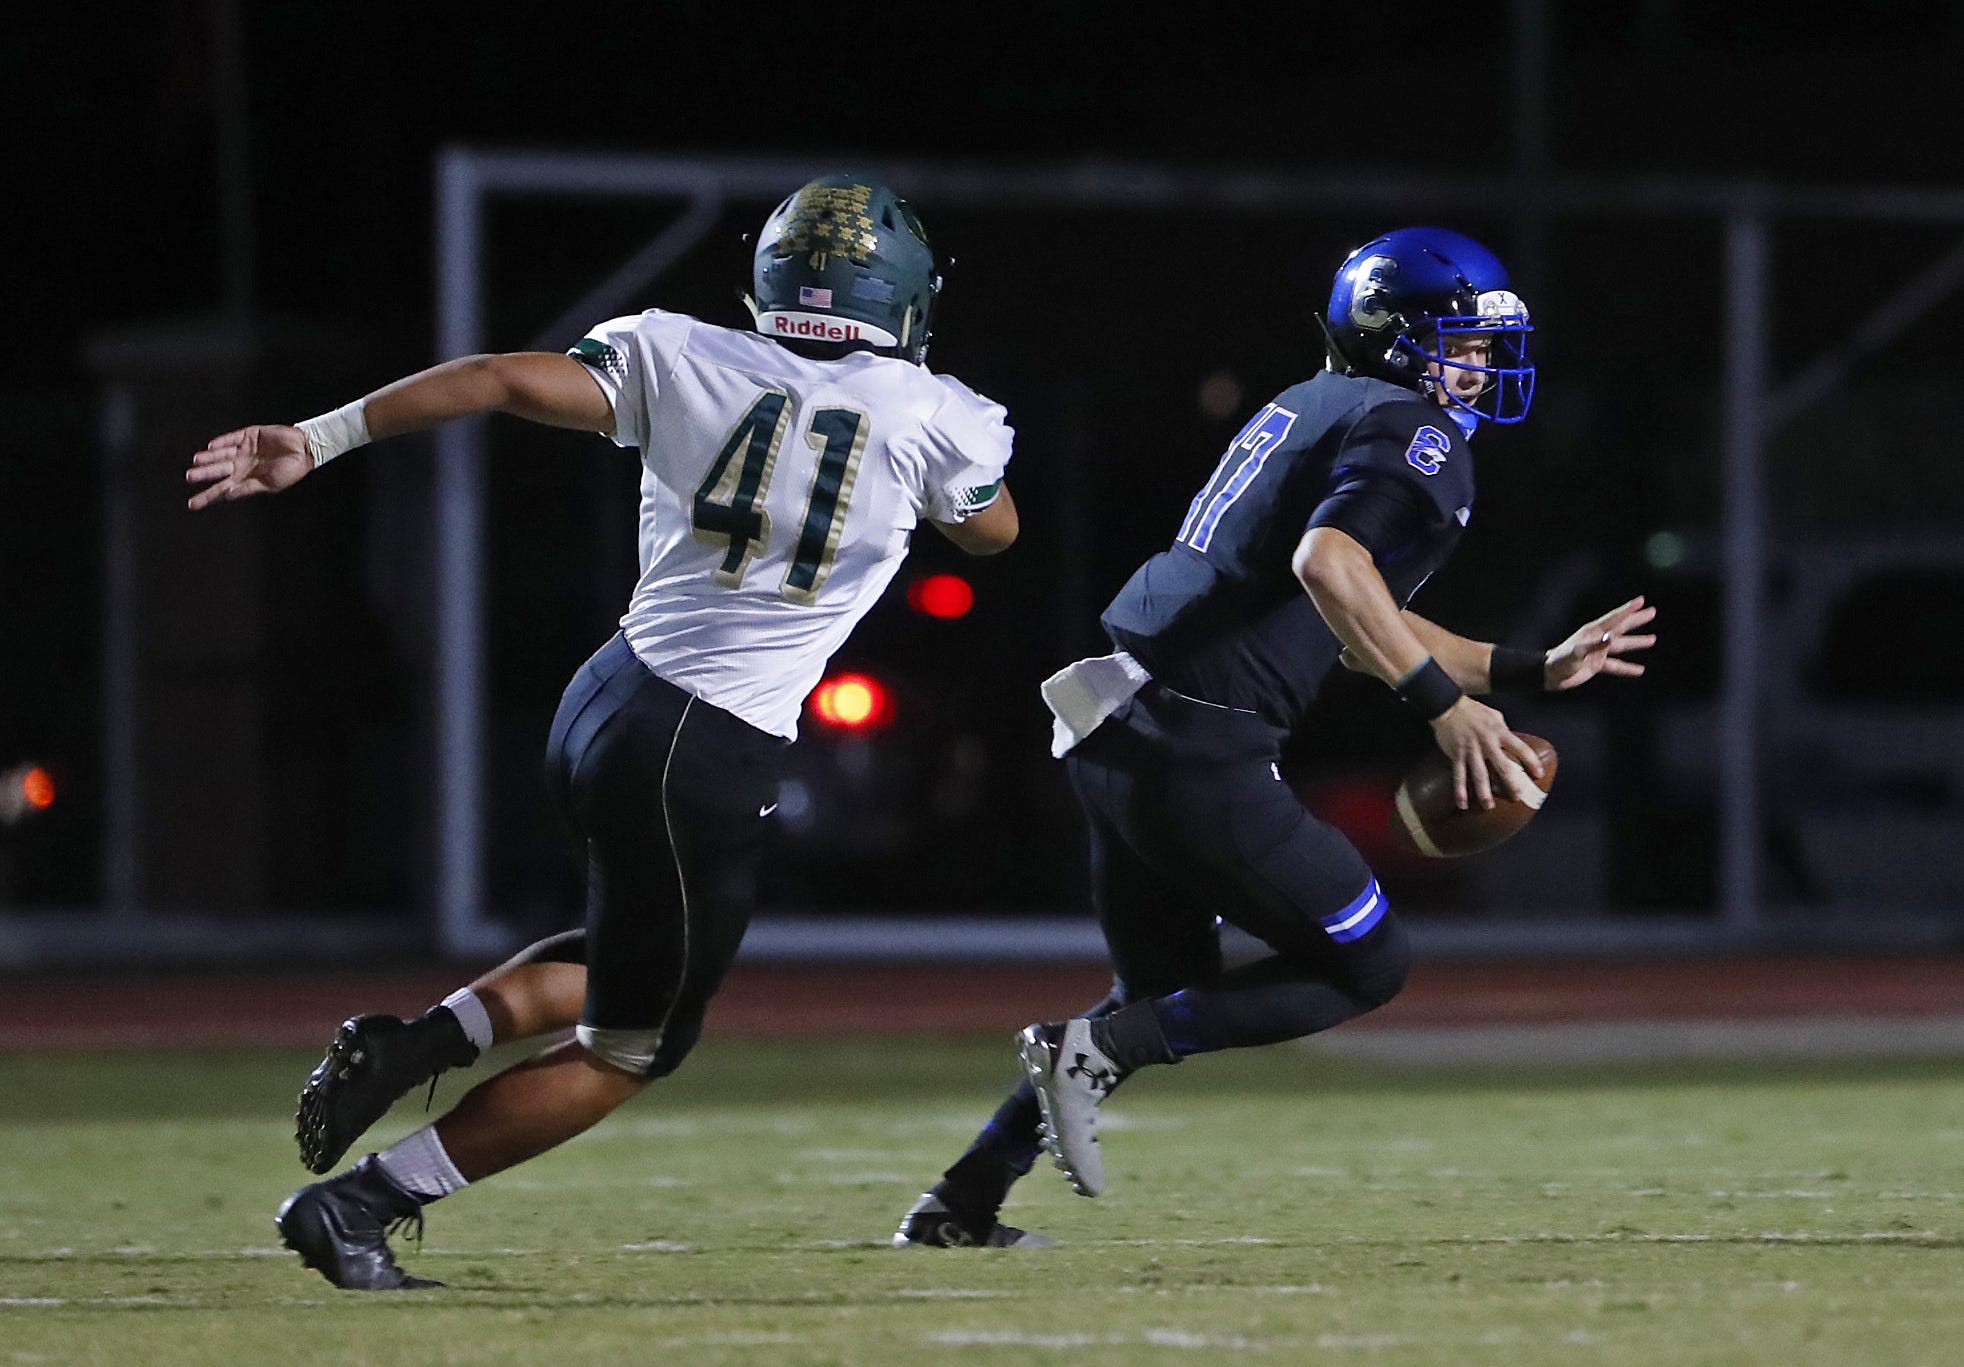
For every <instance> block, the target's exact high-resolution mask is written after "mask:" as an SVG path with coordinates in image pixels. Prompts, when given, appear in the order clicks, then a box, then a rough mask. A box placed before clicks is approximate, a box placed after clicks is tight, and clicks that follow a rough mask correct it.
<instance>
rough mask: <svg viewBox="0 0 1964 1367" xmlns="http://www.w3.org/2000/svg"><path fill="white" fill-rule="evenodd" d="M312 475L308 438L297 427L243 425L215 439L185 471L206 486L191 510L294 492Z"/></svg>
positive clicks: (193, 500) (186, 476)
mask: <svg viewBox="0 0 1964 1367" xmlns="http://www.w3.org/2000/svg"><path fill="white" fill-rule="evenodd" d="M313 471H314V458H313V456H312V455H310V454H308V451H307V436H306V434H305V433H304V432H302V431H301V430H300V429H299V428H297V427H282V426H277V425H272V426H265V427H241V428H240V429H239V430H238V431H236V432H227V433H226V434H225V435H224V436H222V437H213V438H212V439H211V440H210V441H208V442H206V443H205V449H204V450H202V451H200V452H198V454H197V455H195V456H193V457H191V468H190V469H188V470H186V471H185V472H184V482H185V483H186V484H202V485H205V486H206V487H205V488H203V489H201V490H199V491H198V492H197V493H195V494H193V495H192V496H191V499H190V508H191V511H192V512H196V511H197V510H198V509H200V508H203V507H206V506H208V505H210V504H213V503H229V502H230V501H231V500H233V499H235V498H251V497H252V496H253V495H254V494H277V493H278V492H279V491H280V490H282V489H291V488H292V487H293V486H294V485H296V484H298V483H299V482H300V481H301V480H303V479H305V478H306V477H307V476H308V475H310V474H312V473H313Z"/></svg>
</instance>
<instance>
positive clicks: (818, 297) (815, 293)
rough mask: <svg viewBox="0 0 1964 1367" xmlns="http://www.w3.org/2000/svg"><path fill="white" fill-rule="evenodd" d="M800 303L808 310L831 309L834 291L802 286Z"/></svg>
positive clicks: (799, 290)
mask: <svg viewBox="0 0 1964 1367" xmlns="http://www.w3.org/2000/svg"><path fill="white" fill-rule="evenodd" d="M798 302H799V303H800V304H803V305H804V306H805V307H806V308H813V309H829V308H831V307H832V291H831V290H829V289H821V288H819V287H817V286H815V285H800V286H798Z"/></svg>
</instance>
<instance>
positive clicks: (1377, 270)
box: [1350, 256, 1398, 332]
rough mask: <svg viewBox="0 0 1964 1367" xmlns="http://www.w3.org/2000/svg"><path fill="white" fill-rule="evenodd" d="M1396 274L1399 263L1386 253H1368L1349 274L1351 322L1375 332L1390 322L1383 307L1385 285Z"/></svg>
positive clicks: (1388, 312) (1389, 316)
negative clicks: (1379, 254)
mask: <svg viewBox="0 0 1964 1367" xmlns="http://www.w3.org/2000/svg"><path fill="white" fill-rule="evenodd" d="M1397 273H1398V263H1397V262H1396V261H1395V260H1393V259H1392V258H1391V257H1388V256H1367V257H1365V258H1364V259H1363V260H1362V261H1359V262H1358V263H1357V267H1356V270H1355V271H1354V272H1352V273H1351V285H1350V321H1351V322H1352V323H1355V324H1356V325H1357V326H1358V327H1360V328H1364V329H1365V330H1366V331H1373V332H1374V331H1376V330H1377V329H1378V328H1381V327H1383V326H1385V324H1387V323H1389V322H1390V321H1391V310H1390V309H1388V308H1386V307H1385V287H1386V285H1387V284H1388V283H1389V281H1390V279H1391V277H1392V276H1394V275H1396V274H1397Z"/></svg>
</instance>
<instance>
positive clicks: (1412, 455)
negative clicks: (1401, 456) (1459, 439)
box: [1405, 427, 1453, 475]
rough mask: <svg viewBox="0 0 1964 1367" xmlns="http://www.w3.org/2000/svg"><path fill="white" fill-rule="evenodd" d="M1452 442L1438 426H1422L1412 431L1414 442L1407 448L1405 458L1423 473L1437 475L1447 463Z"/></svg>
mask: <svg viewBox="0 0 1964 1367" xmlns="http://www.w3.org/2000/svg"><path fill="white" fill-rule="evenodd" d="M1452 445H1453V444H1452V442H1451V441H1450V440H1448V439H1447V437H1446V434H1445V433H1444V432H1441V431H1440V430H1439V429H1438V428H1436V427H1421V428H1419V429H1418V431H1416V432H1414V433H1412V444H1411V445H1410V446H1407V447H1406V448H1405V460H1406V462H1407V463H1409V464H1410V465H1411V467H1412V468H1413V469H1415V470H1417V471H1418V472H1419V473H1420V474H1421V475H1436V474H1438V473H1439V467H1440V466H1441V465H1444V464H1445V463H1446V455H1447V453H1448V452H1450V451H1451V450H1452Z"/></svg>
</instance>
